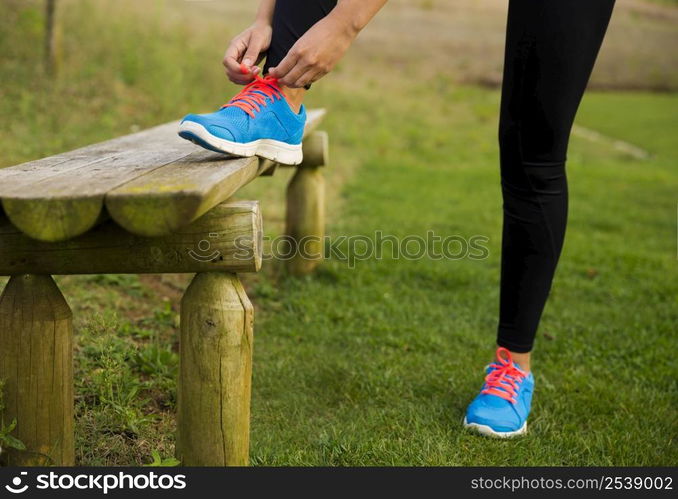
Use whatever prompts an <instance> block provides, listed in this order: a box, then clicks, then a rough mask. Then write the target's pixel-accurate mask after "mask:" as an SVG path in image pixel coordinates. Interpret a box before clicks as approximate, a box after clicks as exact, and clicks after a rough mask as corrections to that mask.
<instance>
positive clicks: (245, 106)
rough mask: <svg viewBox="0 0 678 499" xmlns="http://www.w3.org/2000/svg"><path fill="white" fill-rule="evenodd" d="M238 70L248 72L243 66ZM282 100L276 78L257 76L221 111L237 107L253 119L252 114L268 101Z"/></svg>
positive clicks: (222, 107)
mask: <svg viewBox="0 0 678 499" xmlns="http://www.w3.org/2000/svg"><path fill="white" fill-rule="evenodd" d="M240 70H241V71H242V72H243V74H248V73H249V72H250V71H249V69H247V67H246V66H245V65H244V64H243V65H241V66H240ZM282 98H283V94H282V91H281V90H280V87H279V86H278V79H277V78H272V77H270V76H266V77H264V78H262V77H261V76H259V75H254V81H252V83H250V84H248V85H247V86H246V87H245V88H243V89H242V91H241V92H240V93H239V94H238V95H236V96H235V97H233V98H232V99H231V100H230V101H229V102H228V104H224V105H223V106H221V109H224V108H226V107H237V108H240V109H242V110H243V111H245V112H246V113H247V114H249V115H250V116H251V117H252V118H254V113H258V112H259V111H260V110H261V108H262V107H263V106H265V105H266V103H267V101H268V99H273V100H277V99H282Z"/></svg>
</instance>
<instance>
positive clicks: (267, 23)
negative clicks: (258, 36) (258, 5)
mask: <svg viewBox="0 0 678 499" xmlns="http://www.w3.org/2000/svg"><path fill="white" fill-rule="evenodd" d="M272 26H273V20H272V19H269V18H267V17H265V16H261V17H259V16H257V17H256V18H255V19H254V22H253V23H252V27H253V28H270V27H272Z"/></svg>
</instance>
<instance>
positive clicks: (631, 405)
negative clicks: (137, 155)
mask: <svg viewBox="0 0 678 499" xmlns="http://www.w3.org/2000/svg"><path fill="white" fill-rule="evenodd" d="M429 3H430V4H431V5H432V7H429V6H428V5H429ZM436 3H438V2H422V11H423V12H424V13H425V15H427V16H432V15H433V16H435V14H436V9H437V8H438V7H436V5H435V4H436ZM120 4H123V5H124V8H123V7H115V8H119V9H123V10H121V11H120V12H118V13H119V14H120V15H118V16H112V17H111V16H108V17H107V16H106V15H105V14H104V13H102V12H101V11H100V10H99V9H97V8H95V7H94V4H93V3H92V2H82V3H81V4H78V5H79V6H80V7H81V8H82V9H89V10H83V11H77V13H73V12H70V13H68V15H65V17H64V19H63V21H62V22H63V23H64V29H63V31H64V39H63V41H62V46H63V47H64V55H63V63H62V69H61V74H60V76H59V78H58V79H57V80H56V81H49V80H47V79H43V78H36V77H35V76H36V74H39V70H37V69H36V68H35V67H33V68H31V67H30V65H29V64H27V63H26V61H33V63H34V64H38V63H39V52H38V50H37V48H36V45H35V44H30V43H25V44H11V46H10V44H9V37H8V35H7V34H8V33H10V29H9V27H8V26H7V25H5V27H4V29H0V35H2V37H0V48H2V49H3V50H4V52H3V53H4V55H3V56H2V57H4V59H3V64H2V65H1V66H0V76H1V77H2V82H3V84H2V87H0V97H2V99H1V100H0V116H2V117H3V118H4V119H3V120H1V121H2V125H1V127H2V128H1V129H2V132H3V133H2V134H0V147H3V150H4V151H5V156H4V157H3V158H2V160H1V161H2V164H3V165H9V164H13V163H16V162H18V161H22V160H27V159H31V158H34V157H39V156H42V155H48V154H52V153H54V152H57V151H60V150H64V149H68V148H72V147H75V146H77V145H81V144H86V143H90V142H92V141H95V140H103V139H105V138H108V137H111V136H115V135H117V134H121V133H127V132H128V131H130V129H136V128H138V127H145V126H148V125H151V124H154V123H159V122H162V121H166V120H169V119H174V118H177V117H178V116H180V115H181V114H183V113H184V112H187V111H189V110H196V109H209V108H210V107H215V106H218V105H219V104H221V102H220V101H219V99H222V98H225V97H226V96H227V95H228V93H230V92H232V88H231V87H229V86H227V85H225V84H224V83H223V79H222V76H221V74H220V73H219V71H218V68H217V70H211V69H206V68H211V67H212V66H213V65H214V59H215V58H216V60H217V61H218V58H219V52H221V51H223V47H224V46H225V44H226V42H227V40H228V38H229V36H230V35H232V34H234V30H235V29H236V27H237V26H240V25H241V24H242V22H241V20H242V19H244V18H245V17H244V16H245V14H247V12H245V11H244V10H243V9H239V8H236V7H233V12H232V17H231V19H232V21H231V22H229V23H228V28H229V29H230V30H231V31H230V32H221V31H220V30H219V25H218V23H216V22H214V21H201V20H200V18H199V17H198V16H196V15H189V14H188V13H185V11H183V10H182V11H180V12H184V13H185V17H182V18H179V17H178V16H179V14H178V13H177V12H178V11H176V10H175V9H172V8H170V7H168V6H167V5H168V4H167V3H166V2H165V3H163V2H149V3H148V4H146V3H144V5H145V6H144V7H142V6H140V5H139V4H140V3H139V2H137V3H133V2H127V1H126V2H120ZM66 5H71V6H72V5H75V4H74V3H73V2H69V3H67V4H66ZM148 5H153V6H154V7H148ZM169 5H171V6H174V5H175V3H172V2H169ZM176 5H178V4H176ZM622 5H625V4H622ZM163 6H164V7H163ZM443 7H444V6H443ZM443 7H440V9H442V10H444V11H446V9H445V8H443ZM111 8H114V7H111ZM153 8H155V9H159V10H158V11H156V12H154V11H153V10H152V9H153ZM179 8H180V7H177V9H179ZM182 8H184V9H185V7H182ZM196 8H198V7H196ZM200 8H205V9H210V8H216V7H214V6H212V5H210V4H209V3H208V4H206V5H205V6H203V7H200ZM149 9H150V11H149ZM163 9H164V10H163ZM399 9H401V10H402V9H405V7H404V4H403V3H402V2H400V3H399V2H396V3H395V7H393V9H392V10H390V11H389V12H388V13H387V15H388V16H390V18H389V19H394V18H397V17H398V15H399V13H400V10H399ZM13 12H14V13H13V15H16V18H15V19H13V21H12V22H13V25H12V26H13V29H20V30H21V33H22V36H23V37H25V39H26V40H28V41H30V40H33V41H35V40H38V39H39V27H40V16H39V11H38V10H35V9H33V10H31V9H17V10H16V11H13ZM116 12H117V11H116ZM158 12H160V13H162V14H167V15H162V16H158V15H157V14H158ZM625 12H626V11H622V13H623V14H624V13H625ZM426 13H428V14H426ZM152 14H156V15H152ZM170 14H171V15H170ZM385 14H386V13H385ZM422 15H424V14H422ZM82 16H87V18H88V19H90V20H91V22H90V23H82V22H79V21H81V20H82V19H83V17H82ZM160 18H162V20H158V19H160ZM108 19H110V23H108V22H104V20H108ZM134 19H136V20H140V19H144V20H150V21H144V22H143V23H142V22H132V21H133V20H134ZM179 19H181V21H180V20H179ZM427 19H428V18H427ZM624 19H625V18H624ZM625 22H626V21H625ZM639 22H641V21H639ZM649 22H650V21H649V20H648V19H647V18H643V19H642V23H649ZM657 22H658V23H660V24H661V23H662V22H665V21H657ZM0 23H2V21H0ZM651 28H652V29H650V28H648V30H649V31H648V32H652V30H654V29H655V28H656V31H657V32H660V33H661V36H660V39H661V40H663V39H664V38H662V37H665V36H667V35H666V33H665V31H666V30H665V29H664V25H661V26H659V27H658V28H657V27H656V26H654V27H651ZM380 29H381V30H383V25H376V29H375V33H377V34H378V33H379V32H380ZM121 33H124V34H125V36H124V37H121V36H120V35H121ZM66 34H68V35H66ZM377 34H371V35H369V34H368V33H366V39H367V40H369V39H370V38H369V37H370V36H372V37H376V36H377ZM88 39H96V40H97V43H92V44H89V45H88V44H85V43H83V42H84V41H85V40H88ZM215 40H216V42H217V43H218V47H217V48H218V50H215V49H214V48H213V47H212V46H213V45H214V44H215ZM647 43H650V42H647ZM111 46H115V47H117V48H118V49H119V50H116V51H113V52H112V51H111V48H110V47H111ZM137 46H143V47H144V48H145V49H144V50H143V51H140V50H136V47H137ZM69 47H70V49H69ZM74 47H82V49H78V50H77V51H76V50H75V48H74ZM208 47H209V50H208ZM606 48H607V47H606ZM617 49H618V48H617V46H616V45H614V46H610V47H609V50H617ZM620 50H621V49H620ZM625 50H626V49H625ZM69 54H70V55H69ZM370 54H371V52H370V50H369V46H367V44H366V43H365V42H364V41H363V42H362V43H359V44H358V46H357V47H356V51H355V52H354V53H353V54H352V55H351V57H349V59H348V60H347V61H346V62H345V63H344V64H342V65H341V66H340V68H339V70H338V72H337V73H336V74H335V75H332V76H331V77H330V78H328V79H327V81H324V82H322V83H320V84H318V85H316V87H315V88H314V89H313V91H312V92H311V93H310V95H309V105H310V106H312V107H318V106H324V107H327V108H328V109H329V111H330V113H329V117H328V119H327V123H326V126H325V128H326V129H327V130H328V132H329V133H330V137H331V140H332V159H333V161H332V165H331V166H330V167H329V168H328V169H327V178H328V191H329V194H330V196H329V200H328V213H329V227H328V233H329V235H330V236H331V237H332V238H334V239H337V238H340V237H341V236H356V235H360V236H365V237H367V238H369V239H371V240H374V239H375V237H376V233H377V232H378V231H380V232H381V233H383V234H384V235H393V236H396V237H398V238H400V239H401V240H402V239H404V238H406V237H408V236H420V237H423V238H426V237H427V233H428V232H429V231H432V232H433V233H435V234H436V235H438V236H441V237H447V236H457V237H462V238H466V239H470V238H472V237H482V238H484V239H483V241H485V242H484V243H483V245H484V246H485V247H486V248H487V254H486V255H484V256H485V257H482V258H479V257H477V255H478V253H472V254H471V255H470V256H466V257H464V258H458V259H443V260H440V259H436V258H434V257H422V258H417V259H405V258H395V257H394V255H393V254H392V252H391V251H390V250H387V251H385V252H384V254H383V255H382V258H380V259H379V258H376V257H371V258H368V259H358V260H356V261H355V262H353V265H351V264H350V263H349V262H347V261H344V260H342V259H340V258H337V257H333V258H330V259H328V260H327V261H326V262H325V263H324V264H323V265H322V266H321V268H320V269H319V270H318V272H317V273H316V274H315V275H314V276H311V277H309V278H304V279H291V278H287V277H285V276H284V275H282V273H281V272H280V269H281V266H280V265H279V262H276V261H268V262H267V263H266V268H265V271H264V272H262V273H261V274H259V275H256V276H244V280H245V283H246V286H247V288H248V293H249V295H250V297H251V299H252V301H253V302H254V304H255V307H256V322H255V324H256V325H255V357H254V379H253V403H252V449H251V456H252V457H251V459H252V463H253V464H255V465H454V466H457V465H476V466H483V465H538V466H546V465H676V464H677V463H678V450H677V446H676V436H677V432H678V416H677V413H676V407H678V385H677V383H676V379H678V365H677V362H676V360H675V354H674V352H675V350H676V347H678V334H677V329H678V328H677V327H676V324H678V268H677V267H678V260H677V257H678V254H677V251H678V248H677V247H676V244H677V233H676V229H677V223H678V220H677V209H678V195H677V193H678V173H677V172H676V169H675V165H676V160H677V159H678V144H677V143H676V141H675V136H676V131H678V115H676V112H675V110H676V107H677V106H678V94H675V93H643V92H615V93H606V92H598V91H596V92H591V93H589V94H588V95H587V96H586V98H585V100H584V103H583V104H582V109H581V112H580V113H579V117H578V120H577V123H578V125H580V126H583V127H586V128H587V129H591V130H595V131H597V132H599V133H600V134H602V135H603V136H604V137H607V138H608V139H605V140H602V141H592V140H587V139H584V138H581V137H579V136H575V137H573V139H572V143H571V150H570V155H569V167H568V168H569V179H570V191H571V208H570V210H571V211H570V225H569V229H568V238H567V241H566V245H565V250H564V253H563V257H562V261H561V266H560V268H559V272H558V275H557V279H556V282H555V284H554V290H553V294H552V296H551V299H550V301H549V304H548V306H547V309H546V311H545V314H544V319H543V322H542V325H541V328H540V332H539V336H538V340H537V347H536V350H535V354H534V366H533V368H534V372H535V377H536V394H535V402H534V409H533V415H532V417H531V420H530V433H529V435H528V436H527V437H526V438H523V439H520V440H516V441H511V442H505V441H494V440H487V439H483V438H480V437H477V436H475V435H472V434H468V433H467V432H465V431H463V430H462V428H461V419H462V418H463V413H464V410H465V407H466V405H467V404H468V403H469V401H470V400H471V399H472V397H473V396H474V395H475V393H476V391H477V390H478V388H479V387H480V384H481V381H482V369H483V367H484V365H485V364H486V363H487V362H488V361H489V360H490V359H491V355H492V351H493V342H494V330H495V327H496V320H497V317H496V312H497V308H498V274H499V257H500V253H499V248H500V230H501V199H500V191H499V177H498V167H497V162H498V151H497V145H496V127H497V107H498V102H499V95H498V92H497V91H496V89H491V88H484V87H477V86H473V85H470V84H469V82H468V81H466V80H465V79H463V78H462V79H461V80H463V82H461V83H460V79H458V78H455V75H454V71H452V72H451V73H449V74H448V73H445V72H441V73H439V74H434V75H424V76H422V75H417V74H416V73H407V72H406V71H403V67H405V68H409V67H410V65H411V66H412V67H415V66H416V65H415V62H416V61H414V60H412V59H407V58H405V60H404V62H403V64H404V66H403V65H401V64H400V63H398V64H395V63H394V61H393V60H392V59H389V58H387V57H385V58H384V59H383V60H382V59H377V60H376V61H375V62H374V66H368V65H366V64H364V61H366V60H369V58H370ZM604 56H605V55H604ZM403 57H406V56H405V55H404V56H403ZM488 57H489V58H490V59H493V60H497V59H498V58H500V55H498V54H497V53H496V51H494V52H492V55H491V56H488ZM661 57H666V55H665V54H664V55H662V56H661ZM103 60H105V61H106V62H105V63H103V62H101V61H103ZM396 62H397V61H396ZM606 67H607V66H606ZM609 67H612V66H609ZM489 71H490V73H491V72H492V68H490V69H489ZM615 74H616V75H619V73H615V72H614V70H613V69H610V70H609V71H608V72H603V73H599V74H598V75H597V78H598V79H599V81H601V82H605V81H607V80H610V79H614V78H613V76H614V75H615ZM357 82H359V84H357ZM636 82H637V75H633V79H630V80H629V85H628V86H629V87H632V88H636V86H637V85H636ZM601 86H603V87H606V86H607V85H606V84H601ZM655 86H656V85H654V84H653V85H652V87H653V88H654V87H655ZM215 100H216V102H215ZM17 117H21V118H22V119H17ZM36 139H37V140H36ZM614 140H623V141H626V142H629V143H632V144H633V145H635V146H637V147H639V148H642V149H644V150H646V151H647V152H648V153H649V154H650V156H649V158H648V159H636V158H634V157H633V156H630V155H628V154H626V153H624V152H620V151H619V150H618V149H617V148H615V147H614ZM287 176H288V174H286V173H285V172H282V174H281V175H278V174H276V176H275V177H274V178H272V179H259V180H257V181H255V182H254V183H253V184H251V185H250V186H248V187H247V188H246V189H245V190H244V191H242V192H241V193H240V194H239V196H240V197H242V198H244V199H261V200H262V206H263V210H264V214H265V227H266V231H267V234H268V235H271V236H275V235H277V234H279V233H280V231H281V226H282V211H281V207H282V199H283V193H284V186H285V183H286V180H287ZM340 248H341V249H343V250H344V251H345V252H348V250H349V249H350V248H349V247H348V244H347V243H344V244H343V245H341V246H340ZM355 249H356V250H360V249H362V247H358V246H356V248H355ZM434 249H436V248H435V247H434ZM438 249H439V248H438ZM481 256H483V255H481ZM189 278H190V276H163V277H160V276H142V277H138V276H83V277H58V278H57V280H58V282H59V284H60V287H61V289H62V291H63V293H64V295H65V296H66V297H67V298H68V300H69V302H70V305H71V307H72V308H73V311H74V318H75V325H76V343H77V348H76V369H77V373H76V382H77V387H76V414H77V427H76V428H77V429H76V438H77V442H76V452H77V460H78V464H81V465H104V464H144V463H149V462H150V461H151V459H152V458H151V454H152V452H153V451H156V452H158V453H159V454H160V456H162V457H163V458H165V459H168V461H166V464H171V460H169V458H171V456H172V455H173V447H174V440H173V431H174V425H175V422H174V416H173V410H174V405H175V396H174V393H175V374H176V366H177V354H176V351H177V341H178V334H177V333H178V331H177V324H178V316H177V310H178V300H179V297H180V296H181V292H182V290H183V288H184V287H185V285H186V283H187V282H188V279H189ZM3 282H4V279H2V278H0V284H2V283H3Z"/></svg>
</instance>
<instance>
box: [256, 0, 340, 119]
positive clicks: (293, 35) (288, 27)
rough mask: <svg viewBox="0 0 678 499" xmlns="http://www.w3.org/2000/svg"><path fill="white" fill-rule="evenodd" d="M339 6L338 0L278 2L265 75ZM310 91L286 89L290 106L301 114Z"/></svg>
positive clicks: (291, 0) (281, 0)
mask: <svg viewBox="0 0 678 499" xmlns="http://www.w3.org/2000/svg"><path fill="white" fill-rule="evenodd" d="M336 5H337V0H311V1H309V0H277V1H276V4H275V12H274V14H273V38H272V39H271V46H270V48H269V49H268V54H267V56H266V65H265V66H264V73H268V70H269V68H273V67H276V66H277V65H278V64H280V61H282V60H283V59H284V58H285V56H286V55H287V52H289V51H290V49H291V48H292V46H293V45H294V44H295V43H297V40H298V39H299V38H301V37H302V36H303V35H304V33H306V32H307V31H308V30H309V29H311V27H312V26H313V25H314V24H315V23H317V22H318V21H320V20H321V19H322V18H324V17H325V16H327V14H329V13H330V11H331V10H332V9H333V8H334V7H335V6H336ZM309 87H310V85H309ZM307 89H308V88H306V89H303V88H298V89H296V88H285V89H283V92H284V93H285V96H286V97H287V100H288V101H289V103H290V106H292V108H293V109H294V110H295V111H297V112H298V111H299V108H300V107H301V104H302V102H303V99H304V95H305V94H306V90H307Z"/></svg>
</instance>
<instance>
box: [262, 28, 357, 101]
mask: <svg viewBox="0 0 678 499" xmlns="http://www.w3.org/2000/svg"><path fill="white" fill-rule="evenodd" d="M357 34H358V30H356V29H354V28H353V27H352V26H351V25H350V23H347V22H344V21H342V19H340V18H337V17H333V16H332V15H329V16H327V17H325V18H324V19H322V20H320V21H318V22H317V23H316V24H315V25H314V26H313V27H312V28H311V29H310V30H309V31H307V32H306V34H305V35H304V36H302V37H301V38H300V39H299V40H297V43H295V44H294V46H293V47H292V48H291V49H290V51H289V52H288V53H287V56H286V57H285V58H284V59H283V60H282V61H281V62H280V64H278V66H276V67H275V68H271V69H270V71H269V75H270V76H272V77H274V78H278V80H279V82H280V84H281V85H283V86H286V87H291V88H302V87H305V86H306V85H309V84H310V83H313V82H315V81H318V80H319V79H320V78H322V77H323V76H325V75H326V74H327V73H329V72H330V71H331V70H332V69H333V68H334V66H335V65H336V64H337V62H339V59H341V58H342V56H343V55H344V54H345V53H346V51H347V50H348V48H349V47H350V45H351V43H352V42H353V40H354V39H355V37H356V36H357Z"/></svg>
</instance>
